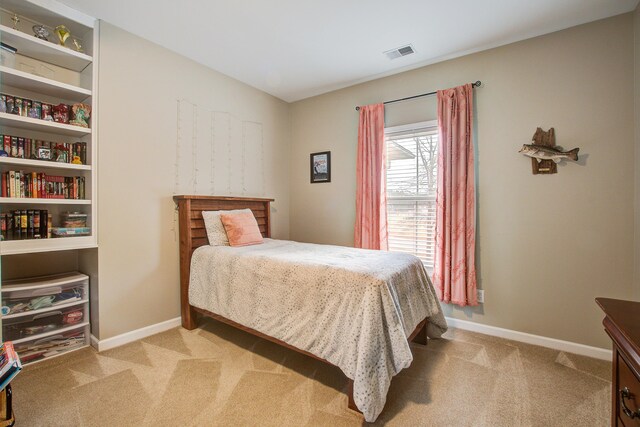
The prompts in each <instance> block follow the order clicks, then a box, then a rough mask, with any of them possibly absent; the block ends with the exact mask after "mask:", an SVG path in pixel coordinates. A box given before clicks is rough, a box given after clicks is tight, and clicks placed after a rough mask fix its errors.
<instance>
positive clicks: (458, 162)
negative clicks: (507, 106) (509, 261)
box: [433, 84, 478, 306]
mask: <svg viewBox="0 0 640 427" xmlns="http://www.w3.org/2000/svg"><path fill="white" fill-rule="evenodd" d="M472 129H473V87H472V85H471V84H466V85H464V86H459V87H455V88H452V89H446V90H439V91H438V190H437V196H436V252H435V257H434V261H435V262H434V271H433V285H434V287H435V288H436V293H437V295H438V297H439V298H440V300H441V301H443V302H446V303H453V304H457V305H460V306H465V305H477V304H478V301H477V295H476V268H475V258H476V256H475V248H476V197H475V166H474V159H473V139H472Z"/></svg>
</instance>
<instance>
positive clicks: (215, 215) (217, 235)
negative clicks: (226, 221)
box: [202, 209, 251, 246]
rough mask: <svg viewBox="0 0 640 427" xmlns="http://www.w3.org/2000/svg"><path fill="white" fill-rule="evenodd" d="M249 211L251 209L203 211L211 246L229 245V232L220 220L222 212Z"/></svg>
mask: <svg viewBox="0 0 640 427" xmlns="http://www.w3.org/2000/svg"><path fill="white" fill-rule="evenodd" d="M239 212H249V213H251V209H236V210H231V211H202V219H203V220H204V227H205V228H206V229H207V238H208V239H209V244H210V245H211V246H229V240H228V239H227V232H226V231H224V225H222V221H220V214H223V213H239Z"/></svg>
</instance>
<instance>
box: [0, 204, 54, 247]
mask: <svg viewBox="0 0 640 427" xmlns="http://www.w3.org/2000/svg"><path fill="white" fill-rule="evenodd" d="M52 217H53V215H52V214H50V213H49V212H48V211H47V210H39V209H28V210H25V209H23V210H19V209H18V210H15V211H13V212H6V213H0V233H1V234H0V240H26V239H48V238H51V231H52V228H53V227H52V226H51V225H52V222H53V218H52Z"/></svg>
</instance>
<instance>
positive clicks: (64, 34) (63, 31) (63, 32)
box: [55, 25, 71, 46]
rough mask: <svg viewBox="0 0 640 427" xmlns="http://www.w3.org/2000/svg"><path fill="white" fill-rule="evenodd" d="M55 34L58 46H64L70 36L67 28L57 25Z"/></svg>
mask: <svg viewBox="0 0 640 427" xmlns="http://www.w3.org/2000/svg"><path fill="white" fill-rule="evenodd" d="M55 33H56V36H58V40H60V46H65V44H64V42H66V41H67V39H68V38H69V36H70V35H71V32H69V30H68V29H67V27H65V26H64V25H58V26H57V27H56V28H55Z"/></svg>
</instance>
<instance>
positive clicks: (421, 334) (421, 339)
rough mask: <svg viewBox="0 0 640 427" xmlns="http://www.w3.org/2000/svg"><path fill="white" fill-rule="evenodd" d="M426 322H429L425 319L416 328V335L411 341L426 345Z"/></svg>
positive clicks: (427, 341)
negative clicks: (419, 326)
mask: <svg viewBox="0 0 640 427" xmlns="http://www.w3.org/2000/svg"><path fill="white" fill-rule="evenodd" d="M428 324H429V321H428V320H426V319H425V321H424V324H423V325H422V327H421V328H420V329H419V330H418V333H417V334H416V336H414V337H413V342H414V343H416V344H422V345H427V344H428V343H429V340H428V338H427V325H428Z"/></svg>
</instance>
